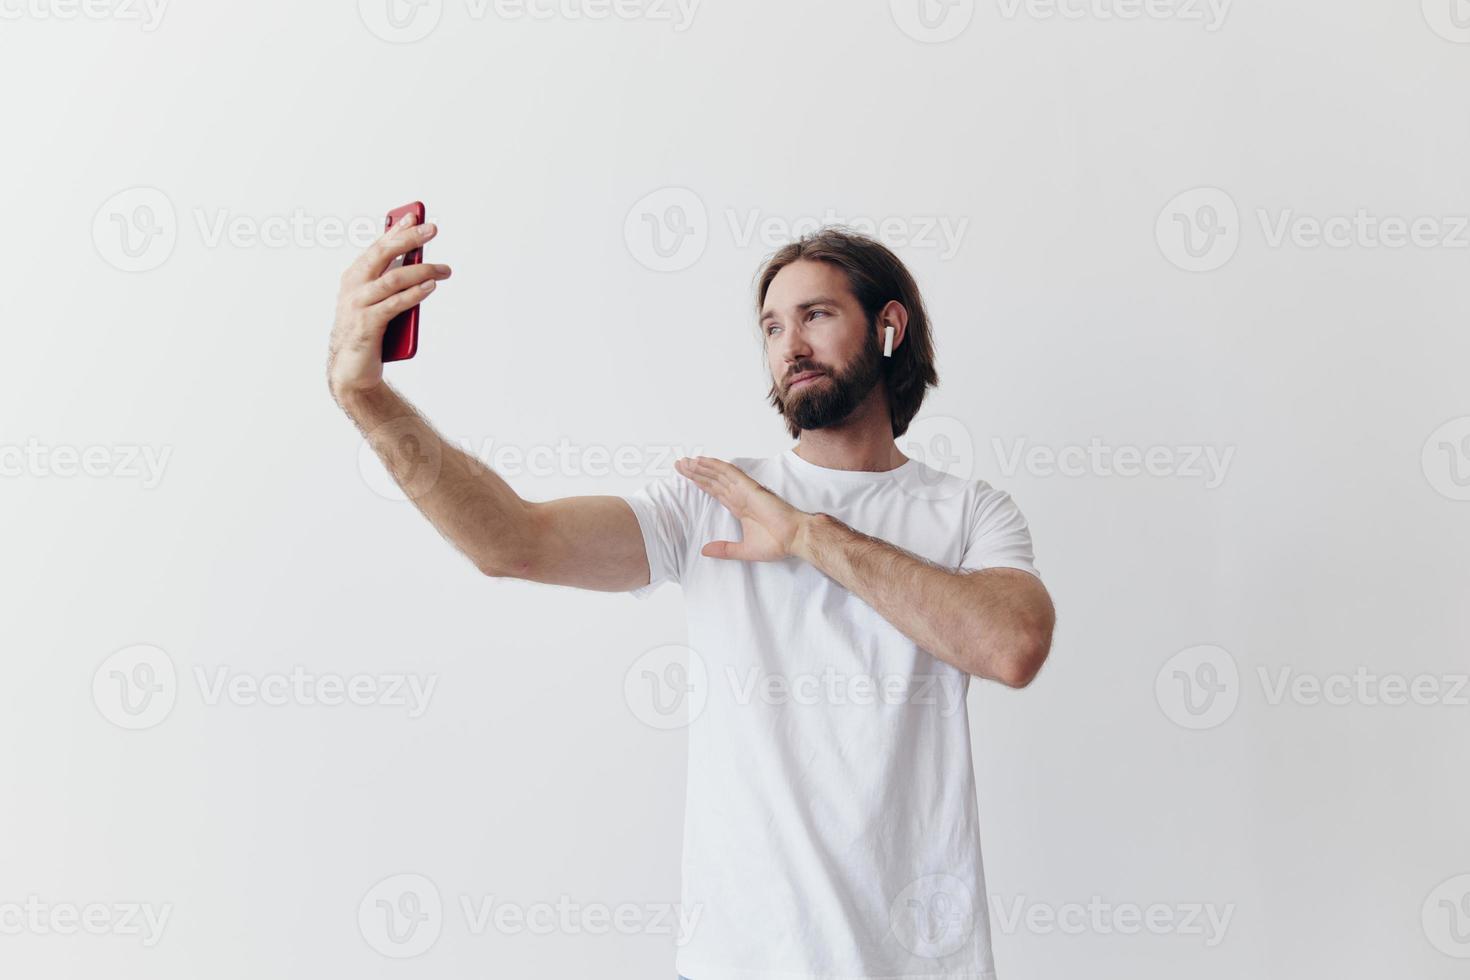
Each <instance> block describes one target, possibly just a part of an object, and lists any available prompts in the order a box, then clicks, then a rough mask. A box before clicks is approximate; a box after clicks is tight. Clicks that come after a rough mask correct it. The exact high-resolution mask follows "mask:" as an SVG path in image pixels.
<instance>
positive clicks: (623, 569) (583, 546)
mask: <svg viewBox="0 0 1470 980" xmlns="http://www.w3.org/2000/svg"><path fill="white" fill-rule="evenodd" d="M435 231H436V229H435V227H434V226H433V225H432V224H428V225H424V226H422V227H417V226H415V225H414V224H413V222H412V218H411V217H410V218H409V219H407V220H405V221H404V222H402V223H400V224H399V225H398V226H396V227H395V228H393V229H391V230H390V231H388V232H387V233H385V234H384V235H383V237H382V238H380V239H379V240H378V241H377V242H376V243H374V244H373V245H372V246H371V247H370V248H369V249H368V250H367V251H366V252H364V253H363V254H362V256H360V257H359V258H358V259H357V261H355V262H354V263H353V264H352V266H351V268H349V269H348V270H347V271H346V273H344V274H343V276H342V283H341V292H340V294H339V296H338V301H337V317H336V323H335V325H334V327H333V329H332V340H331V353H330V359H329V363H328V384H329V387H330V388H331V392H332V396H333V397H334V398H335V399H336V401H337V404H338V405H340V406H341V407H342V409H343V411H345V412H346V413H347V415H348V416H349V417H350V418H351V419H352V421H353V422H354V423H356V425H357V427H358V428H359V429H361V430H362V433H363V435H364V436H365V437H366V439H367V440H368V443H369V444H370V445H371V446H372V447H373V450H374V451H375V452H377V454H378V456H379V457H380V458H381V459H382V460H383V462H384V464H385V465H386V466H387V467H388V470H389V472H391V473H392V474H393V478H394V479H395V480H396V481H397V482H398V485H399V486H400V487H402V488H403V491H404V493H405V494H407V495H408V497H409V499H410V500H412V501H413V503H414V506H416V507H417V508H418V509H419V511H420V512H422V513H423V515H424V516H425V517H426V518H428V519H429V521H430V522H431V523H432V524H433V525H434V527H435V528H436V529H437V530H438V531H439V533H440V534H441V535H443V536H444V538H445V539H447V540H448V541H449V542H450V543H451V544H453V545H454V546H455V547H456V548H458V549H459V550H460V551H461V552H463V553H464V554H465V556H466V557H468V558H469V559H470V561H472V562H473V563H474V564H475V567H476V568H478V569H479V570H480V571H481V572H483V573H484V574H486V575H492V576H498V577H510V578H522V579H529V580H532V581H537V582H546V583H550V584H554V585H571V586H576V587H579V588H584V589H596V590H599V591H607V592H621V591H625V590H628V589H634V588H637V587H638V586H640V585H645V584H647V583H648V580H649V570H648V557H647V552H646V551H645V550H644V545H643V536H642V533H641V532H640V531H639V528H638V520H637V518H636V517H635V516H634V515H633V510H632V508H630V507H629V506H628V503H627V501H625V500H622V499H621V498H619V497H614V496H587V497H566V498H563V499H560V500H551V501H546V502H544V503H536V502H532V501H529V500H523V499H521V497H520V496H519V495H518V494H517V493H516V492H515V491H514V490H512V489H511V487H510V485H509V484H508V483H506V482H505V480H503V479H502V478H501V477H500V476H499V475H498V474H497V473H495V471H494V470H492V469H490V467H488V466H486V465H485V464H484V463H482V462H480V461H479V460H478V459H476V458H475V457H473V456H471V455H470V454H469V453H466V452H464V451H463V450H461V449H458V448H457V447H455V446H453V445H451V444H450V443H449V442H448V441H446V440H445V439H444V438H443V437H442V436H440V434H439V433H438V432H436V431H435V430H434V427H433V426H431V425H430V424H429V422H428V420H427V419H425V418H424V416H423V415H421V414H420V413H419V412H418V411H417V410H416V409H415V408H414V407H413V406H412V405H410V404H409V403H408V402H407V401H406V400H405V399H404V398H403V397H402V396H401V395H399V394H398V392H396V391H394V390H393V388H392V386H390V385H389V384H388V383H387V382H386V381H384V380H383V361H382V343H383V332H384V330H385V329H386V328H387V325H388V321H389V320H391V319H392V317H393V316H394V314H396V313H399V312H401V311H403V310H406V309H408V308H409V307H411V306H413V305H414V304H415V303H419V302H422V301H423V300H425V299H426V298H427V297H428V296H429V294H430V293H431V292H432V290H433V287H434V284H435V283H436V282H438V281H440V280H443V279H447V278H448V277H449V274H450V269H449V267H448V266H447V265H429V264H421V265H411V266H402V267H399V268H390V266H391V264H392V262H393V260H394V259H395V258H396V257H397V256H399V255H402V254H403V253H405V252H407V251H409V250H410V249H413V248H417V247H419V246H421V245H422V244H423V243H424V242H426V241H428V240H429V239H430V238H432V237H433V236H434V234H435Z"/></svg>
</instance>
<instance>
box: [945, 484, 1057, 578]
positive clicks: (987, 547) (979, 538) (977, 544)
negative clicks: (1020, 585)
mask: <svg viewBox="0 0 1470 980" xmlns="http://www.w3.org/2000/svg"><path fill="white" fill-rule="evenodd" d="M968 532H969V536H968V537H967V539H966V541H965V549H964V556H963V557H962V558H961V559H960V568H974V569H979V568H1019V569H1020V570H1022V571H1024V572H1030V573H1031V574H1032V575H1035V576H1036V577H1037V578H1040V577H1041V573H1040V572H1038V571H1037V570H1036V555H1035V554H1034V552H1033V551H1032V547H1031V528H1030V527H1029V526H1028V525H1027V523H1026V518H1025V517H1024V516H1023V515H1022V514H1021V508H1019V507H1017V506H1016V502H1015V501H1014V500H1012V499H1011V495H1010V494H1008V493H1006V492H1005V491H1003V490H997V489H995V488H994V487H992V486H990V485H989V484H988V483H984V482H981V483H980V484H979V486H978V488H977V492H976V494H975V499H974V501H973V503H972V504H971V507H970V518H969V526H968Z"/></svg>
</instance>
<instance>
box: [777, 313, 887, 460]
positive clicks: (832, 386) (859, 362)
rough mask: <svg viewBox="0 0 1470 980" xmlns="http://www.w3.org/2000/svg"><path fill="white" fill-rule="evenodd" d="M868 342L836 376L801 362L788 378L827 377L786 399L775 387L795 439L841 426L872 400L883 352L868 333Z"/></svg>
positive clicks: (875, 337) (778, 402) (869, 332)
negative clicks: (814, 373) (806, 431)
mask: <svg viewBox="0 0 1470 980" xmlns="http://www.w3.org/2000/svg"><path fill="white" fill-rule="evenodd" d="M866 336H867V341H866V342H865V343H864V344H863V349H862V350H861V351H859V352H858V355H857V357H855V358H853V361H852V363H851V364H849V365H848V366H847V367H846V368H844V369H843V370H841V371H837V372H833V371H831V370H829V369H828V368H827V367H826V365H823V364H818V363H816V362H815V361H799V362H797V363H796V364H795V365H794V366H793V367H792V369H791V371H790V372H789V373H788V374H787V377H793V376H795V375H798V374H801V373H802V372H803V371H821V372H822V374H823V375H824V377H820V378H816V379H814V380H812V381H809V382H807V383H806V384H804V385H802V386H801V387H800V388H797V389H796V391H794V392H786V393H785V394H784V395H783V394H782V391H781V389H780V387H779V386H777V385H772V386H771V404H773V405H775V406H776V409H777V411H779V412H780V413H781V414H782V416H784V417H785V419H786V428H787V430H789V431H790V433H791V437H792V438H793V439H795V438H798V437H799V435H800V433H801V430H803V429H825V428H828V427H830V426H834V425H838V424H839V423H841V422H842V421H844V420H845V419H846V418H847V417H848V416H849V415H851V414H852V413H853V411H854V410H855V409H856V408H857V407H858V406H859V405H861V404H862V402H863V399H865V398H867V397H868V394H869V392H871V391H872V390H873V388H874V386H875V385H877V384H878V380H879V377H880V375H881V365H882V361H881V358H882V350H881V349H880V348H879V346H878V338H877V335H876V334H875V333H874V332H873V331H871V330H869V331H866Z"/></svg>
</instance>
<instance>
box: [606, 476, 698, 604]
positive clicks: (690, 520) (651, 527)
mask: <svg viewBox="0 0 1470 980" xmlns="http://www.w3.org/2000/svg"><path fill="white" fill-rule="evenodd" d="M691 490H696V491H697V490H698V488H697V487H695V486H694V484H692V483H691V482H690V481H689V480H687V479H685V478H684V477H683V476H681V475H679V474H678V473H674V474H672V475H670V476H666V477H660V478H659V479H656V480H653V481H651V482H649V483H647V484H645V485H644V486H643V487H641V488H640V489H638V490H635V491H633V492H632V493H627V494H622V495H621V496H622V498H623V499H624V500H626V501H627V502H628V506H629V507H631V508H633V516H634V517H636V518H638V529H639V531H641V532H642V533H643V548H644V550H645V551H646V552H647V553H648V584H647V585H642V586H639V587H638V588H636V589H630V590H629V592H630V593H631V594H632V595H634V596H637V597H638V598H639V599H643V598H646V597H647V596H648V595H649V594H650V593H652V592H653V591H654V590H655V589H657V588H658V587H659V586H660V585H661V584H663V583H664V582H680V581H682V580H683V577H684V565H685V561H686V555H687V553H688V547H689V540H690V531H691V528H692V527H693V525H694V517H695V508H696V506H697V504H698V500H697V498H696V497H695V496H694V494H693V493H691V492H690V491H691Z"/></svg>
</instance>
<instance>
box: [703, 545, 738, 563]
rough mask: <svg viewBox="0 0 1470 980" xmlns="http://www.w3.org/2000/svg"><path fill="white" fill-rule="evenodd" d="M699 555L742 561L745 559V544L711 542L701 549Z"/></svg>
mask: <svg viewBox="0 0 1470 980" xmlns="http://www.w3.org/2000/svg"><path fill="white" fill-rule="evenodd" d="M699 553H700V554H701V555H704V556H705V557H706V558H725V559H732V560H736V561H740V560H743V559H744V558H745V550H744V542H743V541H711V542H710V543H709V544H707V545H705V546H704V547H703V548H701V549H699Z"/></svg>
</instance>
